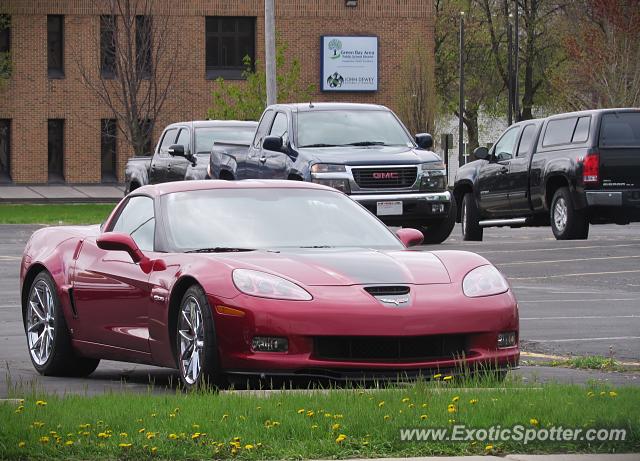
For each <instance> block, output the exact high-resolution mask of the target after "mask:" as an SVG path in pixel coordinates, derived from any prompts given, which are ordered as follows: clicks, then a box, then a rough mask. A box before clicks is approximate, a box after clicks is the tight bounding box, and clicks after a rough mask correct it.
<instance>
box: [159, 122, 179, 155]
mask: <svg viewBox="0 0 640 461" xmlns="http://www.w3.org/2000/svg"><path fill="white" fill-rule="evenodd" d="M177 132H178V129H177V128H171V129H169V130H167V131H165V132H164V136H163V137H162V142H161V143H160V150H159V153H160V154H166V153H167V149H168V148H169V146H171V145H172V144H175V141H176V134H177Z"/></svg>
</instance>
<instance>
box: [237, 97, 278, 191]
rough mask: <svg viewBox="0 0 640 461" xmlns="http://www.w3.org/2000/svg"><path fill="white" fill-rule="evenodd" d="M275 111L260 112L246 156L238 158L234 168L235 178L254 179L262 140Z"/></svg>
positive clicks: (256, 173) (258, 165)
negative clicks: (260, 115) (260, 116)
mask: <svg viewBox="0 0 640 461" xmlns="http://www.w3.org/2000/svg"><path fill="white" fill-rule="evenodd" d="M274 117H275V112H274V111H273V110H270V109H269V110H267V111H265V113H264V114H262V118H261V119H260V123H259V124H258V128H257V130H256V135H255V137H254V138H253V143H252V144H251V145H250V146H249V150H248V151H247V155H246V156H242V158H241V159H240V158H238V160H239V161H238V167H237V170H236V179H256V178H258V175H259V174H260V165H261V163H260V158H261V157H262V140H263V139H264V137H265V136H267V134H268V133H269V131H270V129H271V125H272V124H273V118H274Z"/></svg>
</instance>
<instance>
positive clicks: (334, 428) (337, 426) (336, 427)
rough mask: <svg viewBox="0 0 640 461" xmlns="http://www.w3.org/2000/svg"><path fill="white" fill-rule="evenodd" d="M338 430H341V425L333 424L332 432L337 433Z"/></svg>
mask: <svg viewBox="0 0 640 461" xmlns="http://www.w3.org/2000/svg"><path fill="white" fill-rule="evenodd" d="M338 429H340V424H338V423H335V424H333V425H332V426H331V430H332V431H337V430H338Z"/></svg>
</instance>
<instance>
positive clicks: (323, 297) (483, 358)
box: [209, 284, 520, 379]
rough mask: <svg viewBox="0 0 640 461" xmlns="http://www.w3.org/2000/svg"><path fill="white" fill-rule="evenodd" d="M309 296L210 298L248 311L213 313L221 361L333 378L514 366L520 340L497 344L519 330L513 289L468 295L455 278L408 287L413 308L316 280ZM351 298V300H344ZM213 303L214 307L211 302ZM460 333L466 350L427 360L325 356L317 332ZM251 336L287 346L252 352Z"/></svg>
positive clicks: (228, 367) (251, 371) (263, 371)
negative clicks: (284, 342) (281, 341)
mask: <svg viewBox="0 0 640 461" xmlns="http://www.w3.org/2000/svg"><path fill="white" fill-rule="evenodd" d="M311 288H312V290H311V294H312V295H313V296H314V299H313V300H312V301H279V300H271V299H260V298H255V297H250V296H245V295H240V296H237V297H235V298H233V299H231V300H229V299H226V300H222V299H216V298H214V297H211V296H210V297H209V303H210V304H211V306H216V305H220V304H223V305H225V306H228V307H232V308H234V309H238V310H241V311H243V312H244V313H245V315H244V316H243V317H237V316H230V315H222V314H219V313H217V312H214V319H215V327H216V331H217V332H218V335H217V336H218V338H217V339H218V348H219V351H220V361H221V366H222V368H223V370H224V371H225V372H228V373H235V374H244V375H258V376H259V375H270V376H277V375H286V376H299V377H324V378H330V379H356V378H357V379H362V378H365V379H367V377H370V379H380V378H381V377H382V378H384V377H390V378H391V377H397V376H398V375H407V376H418V375H422V376H428V375H429V374H431V373H433V372H436V370H441V371H443V370H444V371H451V372H452V370H455V369H456V368H460V366H461V365H465V366H469V367H474V366H479V367H482V366H490V367H492V368H497V369H506V368H512V367H515V366H517V364H518V360H519V356H520V351H519V348H518V346H517V345H516V346H515V347H511V348H504V349H498V348H497V336H498V333H500V332H504V331H516V332H517V331H518V312H517V305H516V301H515V298H514V297H513V295H512V293H511V292H507V293H504V294H501V295H497V296H489V297H486V298H466V297H464V296H463V295H462V294H461V293H460V294H459V291H460V287H459V286H458V285H457V284H438V285H421V286H412V287H411V296H412V297H413V299H414V300H415V299H420V300H426V301H422V302H420V303H418V302H417V301H415V302H412V303H411V305H410V307H402V308H393V307H387V306H384V305H382V304H380V303H378V301H376V300H375V299H373V298H371V296H370V295H368V294H367V293H366V292H364V290H363V289H362V287H360V286H342V287H311ZM345 300H348V302H345ZM214 310H215V309H214ZM435 335H458V336H460V335H462V336H464V341H465V349H464V355H462V356H455V357H453V356H448V357H435V358H425V359H410V360H405V359H380V358H375V357H367V358H363V357H358V358H357V359H344V358H343V359H333V358H324V357H320V356H319V353H318V350H317V347H316V344H317V341H316V339H317V338H326V337H354V338H358V339H362V338H366V339H373V340H375V338H403V339H406V338H415V337H424V336H435ZM254 336H270V337H284V338H287V340H288V344H289V348H288V351H287V352H254V351H253V350H252V348H251V343H252V339H253V337H254Z"/></svg>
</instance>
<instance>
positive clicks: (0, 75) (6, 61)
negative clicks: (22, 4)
mask: <svg viewBox="0 0 640 461" xmlns="http://www.w3.org/2000/svg"><path fill="white" fill-rule="evenodd" d="M10 27H11V16H9V15H8V14H0V32H2V31H4V30H6V29H8V28H10ZM10 77H11V53H10V52H9V51H5V52H0V90H1V89H2V88H4V86H5V85H6V84H7V81H8V80H9V78H10Z"/></svg>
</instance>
